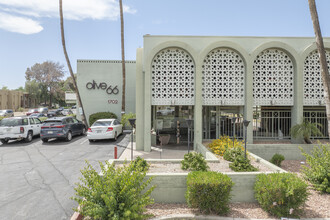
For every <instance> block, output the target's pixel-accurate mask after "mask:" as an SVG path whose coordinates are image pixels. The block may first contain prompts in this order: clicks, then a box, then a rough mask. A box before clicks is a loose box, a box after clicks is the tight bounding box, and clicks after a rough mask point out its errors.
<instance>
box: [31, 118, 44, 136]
mask: <svg viewBox="0 0 330 220" xmlns="http://www.w3.org/2000/svg"><path fill="white" fill-rule="evenodd" d="M34 121H35V123H36V133H34V132H33V133H34V134H40V131H41V125H42V122H41V121H40V120H39V118H34Z"/></svg>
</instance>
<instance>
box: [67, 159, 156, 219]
mask: <svg viewBox="0 0 330 220" xmlns="http://www.w3.org/2000/svg"><path fill="white" fill-rule="evenodd" d="M86 163H87V167H85V168H84V169H83V170H81V173H82V176H83V177H82V178H80V180H81V182H80V183H77V184H76V185H77V187H75V191H76V193H75V195H76V196H75V197H72V199H73V200H75V201H77V202H78V204H79V205H80V211H79V212H80V213H81V214H82V215H83V216H88V217H90V218H92V219H127V220H128V219H145V218H146V217H148V216H147V215H146V214H144V212H145V206H147V205H149V204H152V203H153V200H152V199H151V198H150V197H149V195H150V193H151V192H152V191H153V189H154V186H151V187H149V184H150V182H151V180H152V179H151V178H149V179H145V176H146V172H147V170H146V169H144V168H143V166H142V165H141V161H139V162H137V163H135V164H134V163H130V164H124V166H123V167H118V168H116V167H115V165H114V163H112V164H110V163H109V162H108V161H106V162H105V164H103V163H101V162H100V163H99V164H100V167H101V173H102V174H103V175H102V176H101V175H99V174H98V172H97V171H96V170H95V169H94V168H93V167H92V166H91V165H90V164H89V163H88V162H86ZM76 211H77V210H76Z"/></svg>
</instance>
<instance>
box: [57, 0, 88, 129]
mask: <svg viewBox="0 0 330 220" xmlns="http://www.w3.org/2000/svg"><path fill="white" fill-rule="evenodd" d="M59 3H60V21H61V37H62V46H63V52H64V55H65V59H66V63H67V64H68V68H69V72H70V75H71V77H72V81H73V85H74V89H75V93H76V95H77V98H78V100H77V101H78V105H79V106H80V107H81V109H82V116H81V119H82V121H83V122H84V124H85V125H86V127H88V123H87V120H86V115H85V111H84V107H83V103H82V102H81V98H80V94H79V90H78V87H77V83H76V79H75V78H74V74H73V71H72V67H71V63H70V60H69V56H68V53H67V51H66V46H65V38H64V24H63V11H62V0H59ZM77 114H79V109H78V112H77Z"/></svg>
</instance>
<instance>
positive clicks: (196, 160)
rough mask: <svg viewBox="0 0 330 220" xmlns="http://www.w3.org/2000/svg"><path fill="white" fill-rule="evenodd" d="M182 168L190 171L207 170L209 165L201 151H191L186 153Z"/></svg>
mask: <svg viewBox="0 0 330 220" xmlns="http://www.w3.org/2000/svg"><path fill="white" fill-rule="evenodd" d="M181 168H182V169H183V170H190V171H207V170H208V169H209V166H208V165H207V163H206V161H205V158H204V157H203V155H202V154H201V153H197V152H190V153H188V154H185V155H184V159H183V160H182V161H181Z"/></svg>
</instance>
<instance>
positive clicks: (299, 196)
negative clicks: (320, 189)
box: [254, 173, 308, 217]
mask: <svg viewBox="0 0 330 220" xmlns="http://www.w3.org/2000/svg"><path fill="white" fill-rule="evenodd" d="M307 187H308V185H307V184H306V183H305V182H304V181H303V180H301V179H300V178H299V177H297V176H296V175H295V174H293V173H271V174H259V175H257V179H256V183H255V186H254V191H255V198H256V200H257V201H258V202H259V204H260V206H261V207H262V208H263V209H264V210H266V211H267V212H269V213H270V214H272V215H275V216H277V217H282V216H286V217H297V216H298V214H299V213H300V211H301V210H300V208H301V207H302V206H303V204H304V203H305V202H306V201H307V198H308V192H307Z"/></svg>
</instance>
